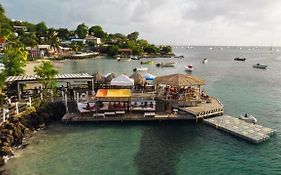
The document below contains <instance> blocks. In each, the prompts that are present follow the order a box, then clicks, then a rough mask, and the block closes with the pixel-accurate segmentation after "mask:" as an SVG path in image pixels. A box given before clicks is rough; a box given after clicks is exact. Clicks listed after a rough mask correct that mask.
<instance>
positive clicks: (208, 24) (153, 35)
mask: <svg viewBox="0 0 281 175" xmlns="http://www.w3.org/2000/svg"><path fill="white" fill-rule="evenodd" d="M2 5H3V6H4V8H5V9H6V13H7V15H8V16H9V17H10V18H14V19H21V20H27V21H31V22H34V23H37V22H40V21H45V22H46V23H47V24H48V26H50V27H56V28H58V27H68V28H71V29H75V28H76V26H77V25H78V24H80V23H82V22H85V23H86V24H87V25H88V26H91V25H96V24H98V25H101V26H103V27H104V29H105V30H106V31H107V32H110V33H117V32H121V33H124V34H128V33H130V32H133V31H139V32H140V36H141V37H142V38H145V39H147V40H149V41H151V42H153V43H156V44H196V45H209V44H210V45H268V44H270V43H275V44H281V43H280V42H279V40H278V38H280V37H281V34H279V31H280V29H281V11H280V10H279V8H278V7H280V5H281V1H279V0H270V1H264V0H247V1H245V0H212V1H207V0H173V1H171V0H83V1H80V0H60V1H58V0H48V1H45V0H25V1H20V0H3V2H2Z"/></svg>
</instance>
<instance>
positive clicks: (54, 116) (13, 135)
mask: <svg viewBox="0 0 281 175" xmlns="http://www.w3.org/2000/svg"><path fill="white" fill-rule="evenodd" d="M65 113H66V107H65V105H64V104H63V103H61V102H55V103H49V104H47V105H46V106H45V107H44V108H40V109H38V110H37V111H36V112H34V113H31V114H29V115H27V116H22V117H20V118H17V117H10V118H9V119H8V120H7V121H6V122H5V123H3V124H2V125H1V126H0V166H1V165H4V159H3V156H13V155H14V154H13V150H12V148H13V147H26V146H27V145H28V144H27V143H26V142H25V138H28V137H30V136H31V134H32V132H33V131H35V130H38V129H43V128H45V127H46V126H47V125H49V124H50V123H51V122H52V121H59V120H61V118H62V117H63V116H64V114H65Z"/></svg>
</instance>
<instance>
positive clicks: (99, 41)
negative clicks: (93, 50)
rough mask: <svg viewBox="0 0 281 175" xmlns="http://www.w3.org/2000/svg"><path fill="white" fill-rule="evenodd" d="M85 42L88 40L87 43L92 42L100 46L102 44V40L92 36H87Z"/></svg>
mask: <svg viewBox="0 0 281 175" xmlns="http://www.w3.org/2000/svg"><path fill="white" fill-rule="evenodd" d="M85 40H86V42H92V43H94V44H96V45H100V44H101V39H100V38H97V37H95V36H92V35H88V36H86V38H85Z"/></svg>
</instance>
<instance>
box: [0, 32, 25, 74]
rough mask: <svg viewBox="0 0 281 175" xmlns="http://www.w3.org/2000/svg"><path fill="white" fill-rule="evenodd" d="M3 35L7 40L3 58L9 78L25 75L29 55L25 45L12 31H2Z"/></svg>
mask: <svg viewBox="0 0 281 175" xmlns="http://www.w3.org/2000/svg"><path fill="white" fill-rule="evenodd" d="M1 35H2V36H4V38H5V39H6V40H7V44H6V46H5V50H4V57H3V63H4V65H5V73H6V74H7V76H13V75H21V74H23V73H24V69H23V68H24V66H25V63H26V59H27V54H28V53H27V51H26V50H25V47H24V45H23V44H22V43H21V42H20V41H19V40H18V38H16V37H15V35H14V34H13V32H12V31H9V30H7V29H4V30H1Z"/></svg>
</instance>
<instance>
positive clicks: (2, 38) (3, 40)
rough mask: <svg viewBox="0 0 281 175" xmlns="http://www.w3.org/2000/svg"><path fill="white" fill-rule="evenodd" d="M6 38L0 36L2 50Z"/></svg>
mask: <svg viewBox="0 0 281 175" xmlns="http://www.w3.org/2000/svg"><path fill="white" fill-rule="evenodd" d="M5 44H6V40H5V38H4V37H0V51H2V50H4V47H5Z"/></svg>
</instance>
